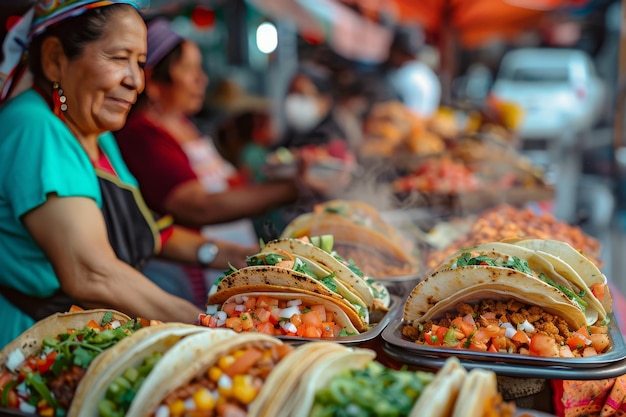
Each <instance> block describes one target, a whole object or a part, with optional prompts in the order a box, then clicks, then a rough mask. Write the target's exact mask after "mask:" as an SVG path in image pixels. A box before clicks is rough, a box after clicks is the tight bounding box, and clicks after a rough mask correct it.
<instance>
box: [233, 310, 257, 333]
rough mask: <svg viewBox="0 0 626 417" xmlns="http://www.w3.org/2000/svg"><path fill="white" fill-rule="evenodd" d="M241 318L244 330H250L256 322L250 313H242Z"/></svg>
mask: <svg viewBox="0 0 626 417" xmlns="http://www.w3.org/2000/svg"><path fill="white" fill-rule="evenodd" d="M239 318H240V319H241V329H242V330H250V329H252V328H253V327H254V322H253V320H252V316H251V315H250V313H241V315H240V316H239ZM226 320H228V319H226Z"/></svg>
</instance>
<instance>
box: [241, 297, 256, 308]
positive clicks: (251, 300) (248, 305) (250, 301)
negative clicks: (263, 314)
mask: <svg viewBox="0 0 626 417" xmlns="http://www.w3.org/2000/svg"><path fill="white" fill-rule="evenodd" d="M243 305H244V306H246V310H247V311H250V310H254V308H255V307H256V298H255V297H248V298H247V299H246V300H245V301H244V302H243Z"/></svg>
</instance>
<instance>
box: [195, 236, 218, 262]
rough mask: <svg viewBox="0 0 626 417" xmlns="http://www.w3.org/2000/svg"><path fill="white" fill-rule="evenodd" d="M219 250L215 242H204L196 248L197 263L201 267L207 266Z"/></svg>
mask: <svg viewBox="0 0 626 417" xmlns="http://www.w3.org/2000/svg"><path fill="white" fill-rule="evenodd" d="M218 252H219V248H218V247H217V245H216V244H215V243H211V242H205V243H203V244H202V245H200V247H199V248H198V263H199V264H200V266H202V267H203V268H206V267H208V266H209V265H210V264H211V263H213V261H214V260H215V258H216V257H217V253H218Z"/></svg>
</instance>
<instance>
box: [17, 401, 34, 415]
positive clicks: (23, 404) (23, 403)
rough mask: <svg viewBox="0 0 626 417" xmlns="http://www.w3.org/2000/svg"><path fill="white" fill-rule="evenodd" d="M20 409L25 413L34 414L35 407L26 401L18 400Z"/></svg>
mask: <svg viewBox="0 0 626 417" xmlns="http://www.w3.org/2000/svg"><path fill="white" fill-rule="evenodd" d="M20 411H21V412H23V413H26V414H35V413H36V412H37V407H35V406H34V405H30V404H28V403H27V402H26V401H20Z"/></svg>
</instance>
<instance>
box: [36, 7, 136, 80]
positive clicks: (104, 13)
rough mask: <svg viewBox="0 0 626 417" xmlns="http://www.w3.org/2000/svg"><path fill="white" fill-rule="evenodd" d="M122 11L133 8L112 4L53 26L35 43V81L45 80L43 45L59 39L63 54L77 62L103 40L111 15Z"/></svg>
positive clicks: (38, 37) (39, 36)
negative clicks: (86, 47)
mask: <svg viewBox="0 0 626 417" xmlns="http://www.w3.org/2000/svg"><path fill="white" fill-rule="evenodd" d="M122 8H132V9H133V10H134V8H133V6H131V5H128V4H112V5H110V6H104V7H96V8H94V9H90V10H87V11H86V12H84V13H82V14H80V15H79V16H76V17H73V18H70V19H66V20H62V21H60V22H59V23H57V24H55V25H53V26H50V27H49V28H48V29H46V30H45V31H44V32H43V33H42V34H40V35H37V36H36V37H35V38H33V39H32V40H31V43H30V46H29V49H28V59H29V68H30V70H31V72H32V73H33V78H34V79H35V81H43V80H45V75H44V73H43V68H42V67H41V45H42V44H43V41H44V40H45V39H47V38H49V37H56V38H58V39H59V40H60V41H61V45H62V47H63V52H64V53H65V55H67V57H68V58H69V59H73V58H76V57H78V56H80V55H81V54H82V53H83V50H84V49H85V46H86V45H88V44H89V43H90V42H94V41H97V40H98V39H100V38H101V37H102V35H103V34H104V32H105V28H106V25H107V23H108V22H109V19H110V17H111V15H113V14H114V13H115V12H117V11H118V10H121V9H122Z"/></svg>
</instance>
